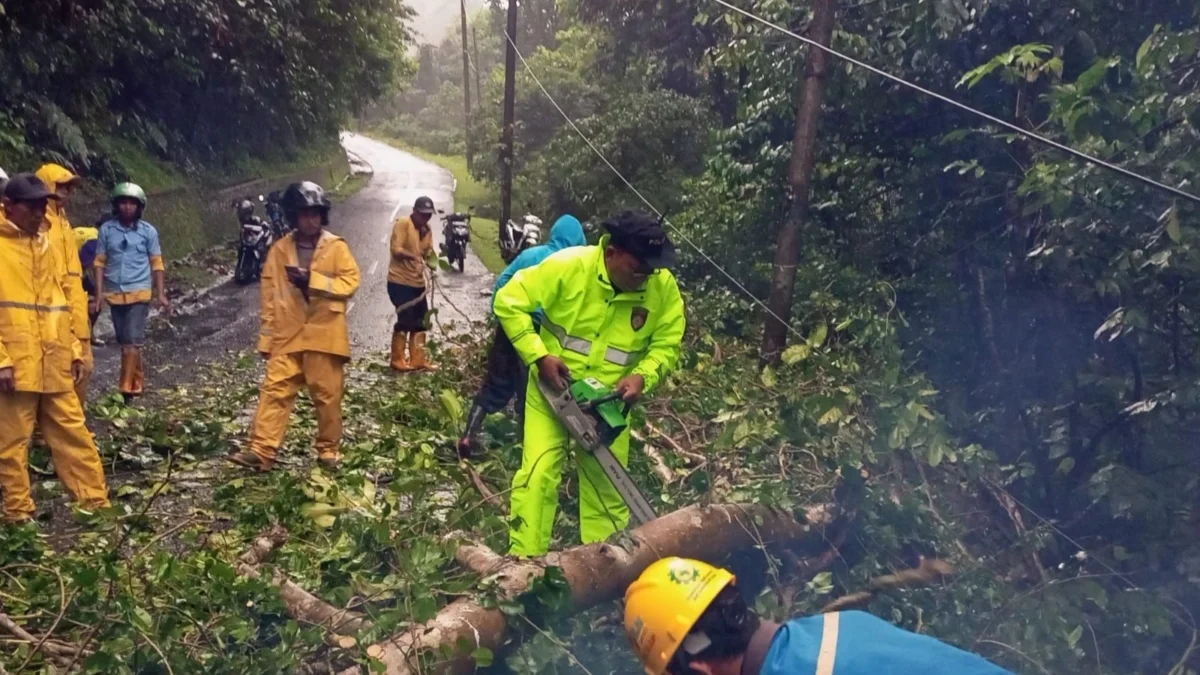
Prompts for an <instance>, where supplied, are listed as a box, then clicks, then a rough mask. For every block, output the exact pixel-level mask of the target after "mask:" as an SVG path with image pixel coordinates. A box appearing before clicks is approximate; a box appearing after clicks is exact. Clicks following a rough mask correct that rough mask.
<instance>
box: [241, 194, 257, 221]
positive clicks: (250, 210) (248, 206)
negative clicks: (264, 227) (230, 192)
mask: <svg viewBox="0 0 1200 675" xmlns="http://www.w3.org/2000/svg"><path fill="white" fill-rule="evenodd" d="M237 215H238V220H240V221H242V222H246V221H247V220H250V218H251V217H253V216H254V202H252V201H250V200H249V199H243V200H242V201H240V202H238V205H237Z"/></svg>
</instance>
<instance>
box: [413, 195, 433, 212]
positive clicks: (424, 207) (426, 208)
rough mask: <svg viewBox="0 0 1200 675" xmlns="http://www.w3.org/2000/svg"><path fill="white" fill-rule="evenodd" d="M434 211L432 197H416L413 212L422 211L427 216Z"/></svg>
mask: <svg viewBox="0 0 1200 675" xmlns="http://www.w3.org/2000/svg"><path fill="white" fill-rule="evenodd" d="M435 212H436V210H435V209H434V208H433V200H432V199H430V198H429V197H417V203H416V204H413V213H423V214H425V215H427V216H432V215H433V214H434V213H435Z"/></svg>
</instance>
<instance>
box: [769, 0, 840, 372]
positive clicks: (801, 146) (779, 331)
mask: <svg viewBox="0 0 1200 675" xmlns="http://www.w3.org/2000/svg"><path fill="white" fill-rule="evenodd" d="M836 18H837V0H814V6H813V19H812V23H811V24H810V26H809V33H810V35H811V36H812V39H813V40H815V41H816V42H817V43H818V44H821V45H824V46H826V47H828V46H829V43H830V41H831V40H832V39H833V24H834V22H835V20H836ZM828 69H829V54H828V53H827V52H825V51H824V50H823V49H818V48H816V47H812V46H809V48H808V64H807V65H806V67H805V73H804V84H803V87H802V88H801V91H800V94H799V97H798V102H797V105H796V136H795V138H794V139H793V140H792V164H791V168H790V171H789V181H790V183H791V188H792V201H791V205H790V206H789V208H788V215H787V219H786V220H785V221H784V223H783V228H782V229H780V231H779V237H778V238H777V239H776V247H775V265H774V271H773V273H772V280H771V296H770V299H769V300H768V302H767V305H768V307H770V309H771V312H772V313H773V314H774V315H775V317H778V318H775V317H771V316H768V317H767V321H766V330H765V331H764V334H763V348H762V357H763V359H765V360H768V361H773V360H775V359H777V358H779V356H780V354H782V353H783V349H784V347H785V346H786V345H787V335H788V329H789V326H790V325H791V317H792V297H793V293H794V292H795V286H796V263H797V261H798V260H799V259H800V243H801V240H802V239H803V237H802V236H801V235H802V233H803V230H804V224H805V216H806V215H807V214H808V200H809V193H810V191H811V187H812V174H813V167H814V166H815V165H816V158H817V130H818V128H819V126H820V123H821V103H822V99H823V98H824V95H825V79H826V74H827V72H828Z"/></svg>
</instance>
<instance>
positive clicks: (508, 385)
mask: <svg viewBox="0 0 1200 675" xmlns="http://www.w3.org/2000/svg"><path fill="white" fill-rule="evenodd" d="M528 381H529V369H528V368H526V367H525V364H524V363H523V362H522V361H521V357H520V356H518V355H517V350H516V348H514V347H513V343H512V340H509V339H508V334H507V333H505V332H504V329H503V328H501V327H499V326H497V327H496V336H495V337H494V338H492V346H491V347H490V348H489V349H488V360H487V373H486V374H485V375H484V377H483V386H481V387H480V388H479V393H477V394H475V401H474V403H475V405H477V406H479V407H480V408H483V409H484V410H486V411H487V412H488V414H491V413H494V412H500V411H501V410H503V409H504V408H505V406H507V405H508V402H509V401H511V400H512V398H513V396H514V395H515V396H516V397H517V418H518V419H524V418H525V388H526V386H527V385H528Z"/></svg>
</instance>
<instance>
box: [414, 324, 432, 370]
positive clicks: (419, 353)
mask: <svg viewBox="0 0 1200 675" xmlns="http://www.w3.org/2000/svg"><path fill="white" fill-rule="evenodd" d="M412 367H413V370H427V371H434V370H437V369H438V367H437V366H435V365H433V364H432V363H430V362H429V359H428V357H427V356H426V353H425V333H413V335H412Z"/></svg>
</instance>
